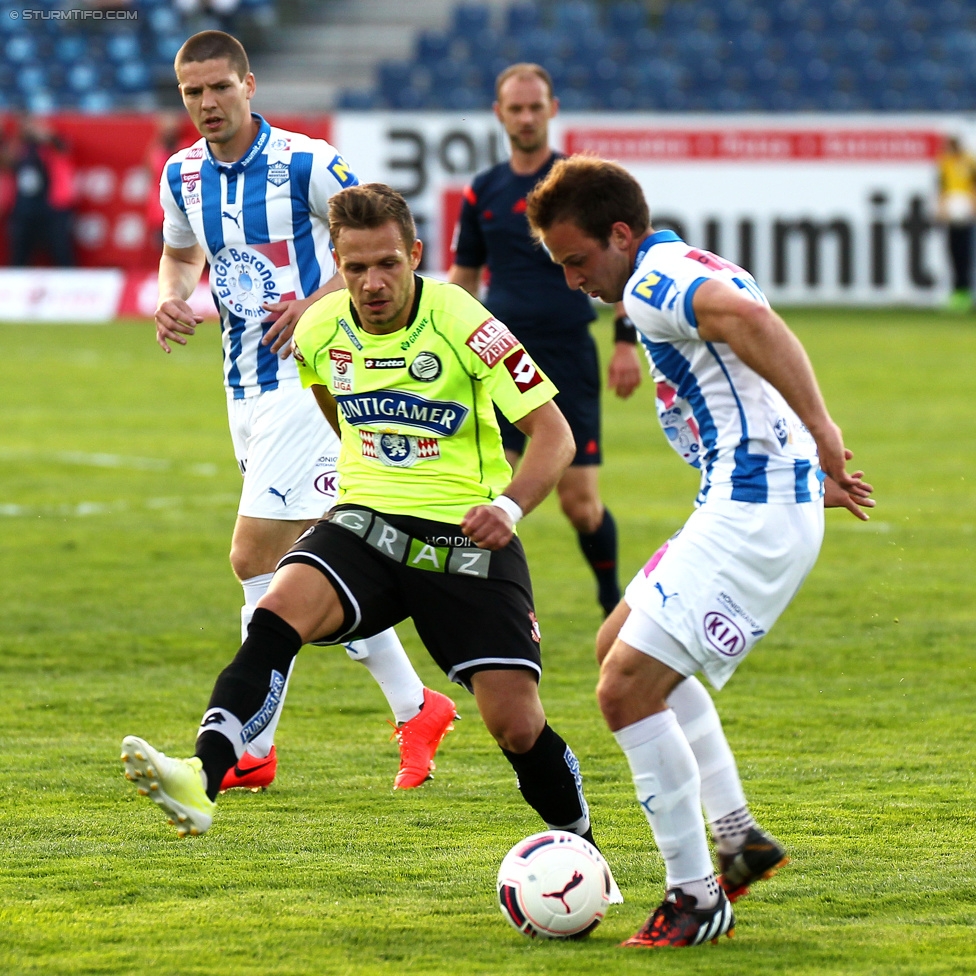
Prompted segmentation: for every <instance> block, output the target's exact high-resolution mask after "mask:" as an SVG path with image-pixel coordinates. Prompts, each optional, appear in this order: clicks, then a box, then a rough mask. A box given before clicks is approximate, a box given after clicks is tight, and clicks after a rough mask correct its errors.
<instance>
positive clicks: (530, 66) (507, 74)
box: [495, 61, 553, 102]
mask: <svg viewBox="0 0 976 976" xmlns="http://www.w3.org/2000/svg"><path fill="white" fill-rule="evenodd" d="M518 77H521V78H538V79H539V80H540V81H541V82H542V83H543V84H544V85H545V86H546V91H547V92H548V93H549V97H550V98H552V97H553V92H552V78H551V77H550V75H549V72H548V71H546V69H545V68H543V67H542V65H541V64H535V63H534V62H533V61H519V63H518V64H510V65H509V66H508V67H507V68H506V69H505V70H504V71H502V72H500V73H499V75H498V77H497V78H496V79H495V101H496V102H500V101H501V93H502V85H504V84H505V82H506V81H508V79H509V78H518Z"/></svg>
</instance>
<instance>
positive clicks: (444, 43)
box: [415, 31, 451, 64]
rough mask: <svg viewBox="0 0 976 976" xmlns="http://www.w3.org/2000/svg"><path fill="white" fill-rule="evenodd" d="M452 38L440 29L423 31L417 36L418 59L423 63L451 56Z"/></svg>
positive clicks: (416, 53)
mask: <svg viewBox="0 0 976 976" xmlns="http://www.w3.org/2000/svg"><path fill="white" fill-rule="evenodd" d="M450 54H451V39H450V38H449V37H448V36H447V34H442V33H440V31H423V32H422V33H421V34H419V35H418V37H417V45H416V52H415V56H416V60H417V61H418V62H421V63H431V64H432V63H434V62H435V61H440V60H441V59H442V58H447V57H450Z"/></svg>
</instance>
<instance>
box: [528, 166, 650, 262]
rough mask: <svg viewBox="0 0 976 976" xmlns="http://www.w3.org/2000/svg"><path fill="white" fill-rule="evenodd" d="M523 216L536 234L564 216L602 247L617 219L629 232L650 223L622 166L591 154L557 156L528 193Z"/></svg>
mask: <svg viewBox="0 0 976 976" xmlns="http://www.w3.org/2000/svg"><path fill="white" fill-rule="evenodd" d="M526 216H527V217H528V218H529V224H530V225H531V227H532V232H533V233H534V234H535V236H536V237H541V235H542V234H543V233H544V232H545V231H547V230H549V228H550V227H552V225H553V224H555V223H558V222H560V221H568V222H570V223H573V224H576V226H577V227H579V229H580V230H581V231H583V233H584V234H586V235H587V237H592V238H593V239H594V240H597V241H599V242H600V243H601V244H602V245H603V246H604V247H606V246H607V244H608V243H609V242H610V230H611V228H612V227H613V225H614V224H615V223H617V221H622V222H623V223H625V224H626V225H627V226H628V227H630V229H631V230H632V231H633V232H634V234H643V233H645V232H646V231H647V229H648V228H649V227H650V226H651V215H650V213H649V212H648V209H647V201H646V200H645V199H644V191H643V190H641V188H640V184H639V183H638V182H637V180H635V179H634V177H633V176H631V175H630V173H628V172H627V170H625V169H624V168H623V166H620V165H619V164H617V163H611V162H609V161H608V160H606V159H599V158H598V157H596V156H570V157H569V158H568V159H560V160H558V161H557V162H556V164H555V166H553V168H552V169H551V170H549V173H548V175H547V176H546V178H545V179H544V180H542V181H541V182H539V183H537V184H536V186H535V189H533V190H532V192H531V193H530V194H529V198H528V201H527V210H526Z"/></svg>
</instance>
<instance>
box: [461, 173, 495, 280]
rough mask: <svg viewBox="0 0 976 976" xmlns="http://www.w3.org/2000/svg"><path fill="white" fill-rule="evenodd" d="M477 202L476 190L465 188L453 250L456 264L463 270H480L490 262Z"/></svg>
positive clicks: (470, 187)
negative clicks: (479, 221)
mask: <svg viewBox="0 0 976 976" xmlns="http://www.w3.org/2000/svg"><path fill="white" fill-rule="evenodd" d="M477 202H478V198H477V195H476V193H475V190H474V188H473V187H472V186H467V187H465V188H464V198H463V200H462V202H461V216H460V217H459V218H458V224H457V231H456V240H455V242H454V248H453V250H454V263H455V264H456V265H458V266H459V267H462V268H480V267H482V266H483V265H485V264H486V263H487V261H488V248H487V247H486V246H485V238H484V235H483V234H482V233H481V225H480V224H479V223H478V208H477Z"/></svg>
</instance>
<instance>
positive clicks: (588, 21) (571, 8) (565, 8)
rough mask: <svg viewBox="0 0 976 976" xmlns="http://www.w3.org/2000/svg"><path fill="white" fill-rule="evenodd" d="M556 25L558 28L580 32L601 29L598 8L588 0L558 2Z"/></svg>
mask: <svg viewBox="0 0 976 976" xmlns="http://www.w3.org/2000/svg"><path fill="white" fill-rule="evenodd" d="M554 26H555V28H556V30H561V31H567V32H571V33H574V34H575V33H578V32H580V31H591V30H599V28H600V22H599V18H598V17H597V12H596V8H595V7H594V6H593V5H592V4H590V3H587V0H565V2H563V3H558V4H556V10H555V18H554Z"/></svg>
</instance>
